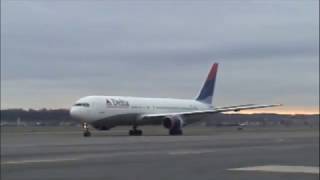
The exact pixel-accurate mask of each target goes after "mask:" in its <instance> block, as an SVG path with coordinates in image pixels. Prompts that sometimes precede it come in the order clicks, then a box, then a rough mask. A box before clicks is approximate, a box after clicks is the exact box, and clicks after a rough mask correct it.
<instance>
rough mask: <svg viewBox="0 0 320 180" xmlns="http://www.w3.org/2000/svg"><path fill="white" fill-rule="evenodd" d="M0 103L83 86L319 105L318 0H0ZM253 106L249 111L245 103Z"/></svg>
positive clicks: (61, 103)
mask: <svg viewBox="0 0 320 180" xmlns="http://www.w3.org/2000/svg"><path fill="white" fill-rule="evenodd" d="M1 3H2V4H1V109H7V108H26V109H27V108H35V109H39V108H69V107H70V106H71V105H72V104H73V103H74V102H75V101H76V100H77V99H79V98H81V97H83V96H87V95H120V96H121V95H123V96H143V97H173V98H184V99H185V98H191V99H192V98H195V96H196V95H197V93H198V92H199V90H200V87H201V86H202V84H203V82H204V80H205V77H206V76H207V73H208V71H209V69H210V66H211V64H212V63H214V62H218V63H219V65H220V66H219V72H218V79H217V82H216V89H215V96H214V105H215V106H228V105H237V104H247V103H259V104H260V103H262V104H270V103H282V104H284V106H283V107H280V108H272V109H263V110H259V112H276V113H318V112H319V13H318V12H319V1H317V0H305V1H300V0H299V1H298V0H297V1H295V0H288V1H286V0H282V1H279V0H275V1H272V0H271V1H262V0H250V1H249V0H248V1H237V0H229V1H179V0H172V1H161V2H158V1H152V0H150V1H108V0H103V1H101V0H93V1H86V0H79V1H78V0H50V1H49V0H43V1H40V0H4V1H1ZM254 112H258V111H254Z"/></svg>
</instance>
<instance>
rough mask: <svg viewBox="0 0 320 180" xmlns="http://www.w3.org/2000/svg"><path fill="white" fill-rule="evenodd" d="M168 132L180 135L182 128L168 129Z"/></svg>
mask: <svg viewBox="0 0 320 180" xmlns="http://www.w3.org/2000/svg"><path fill="white" fill-rule="evenodd" d="M169 134H170V135H172V136H179V135H182V134H183V132H182V129H170V130H169Z"/></svg>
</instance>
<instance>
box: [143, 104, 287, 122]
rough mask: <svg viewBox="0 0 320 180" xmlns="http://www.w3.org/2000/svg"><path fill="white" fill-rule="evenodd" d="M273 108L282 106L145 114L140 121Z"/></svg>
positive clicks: (253, 106)
mask: <svg viewBox="0 0 320 180" xmlns="http://www.w3.org/2000/svg"><path fill="white" fill-rule="evenodd" d="M275 106H282V104H264V105H257V104H245V105H238V106H227V107H221V108H214V109H210V110H197V111H188V112H180V113H159V114H145V115H142V116H141V119H153V118H161V117H170V116H184V117H188V116H194V115H209V114H216V113H222V112H232V111H234V112H238V111H242V110H249V109H259V108H268V107H275Z"/></svg>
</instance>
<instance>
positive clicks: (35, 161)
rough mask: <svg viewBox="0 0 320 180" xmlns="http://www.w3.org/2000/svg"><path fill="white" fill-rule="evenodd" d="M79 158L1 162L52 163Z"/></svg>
mask: <svg viewBox="0 0 320 180" xmlns="http://www.w3.org/2000/svg"><path fill="white" fill-rule="evenodd" d="M77 160H79V159H77V158H69V159H37V160H20V161H4V162H1V164H3V165H5V164H29V163H50V162H63V161H77Z"/></svg>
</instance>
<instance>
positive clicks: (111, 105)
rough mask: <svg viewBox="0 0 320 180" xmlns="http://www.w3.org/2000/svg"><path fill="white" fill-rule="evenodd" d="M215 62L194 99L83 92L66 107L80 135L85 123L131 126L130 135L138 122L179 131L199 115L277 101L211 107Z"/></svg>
mask: <svg viewBox="0 0 320 180" xmlns="http://www.w3.org/2000/svg"><path fill="white" fill-rule="evenodd" d="M217 71H218V64H217V63H215V64H213V65H212V68H211V70H210V72H209V75H208V77H207V79H206V81H205V83H204V85H203V87H202V89H201V91H200V93H199V95H198V96H197V97H196V98H195V99H188V100H187V99H172V98H142V97H124V96H87V97H83V98H81V99H79V100H78V101H77V102H76V103H75V104H74V105H73V106H72V107H71V109H70V114H71V116H72V117H74V118H77V119H80V120H81V121H82V124H83V129H84V136H90V135H91V133H90V131H89V125H91V126H92V127H94V128H95V129H98V130H109V129H111V128H113V127H115V126H132V129H131V130H130V131H129V135H131V136H139V135H142V130H140V129H138V126H143V125H163V126H164V127H165V128H167V129H168V130H169V134H170V135H182V128H183V127H184V126H186V125H188V124H191V123H194V122H197V121H200V120H201V119H203V117H205V116H208V115H212V114H216V113H222V112H228V111H235V112H237V111H241V110H247V109H257V108H267V107H274V106H279V105H280V104H270V105H256V104H245V105H238V106H228V107H220V108H217V107H214V106H213V104H212V97H213V93H214V87H215V82H216V77H217Z"/></svg>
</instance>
